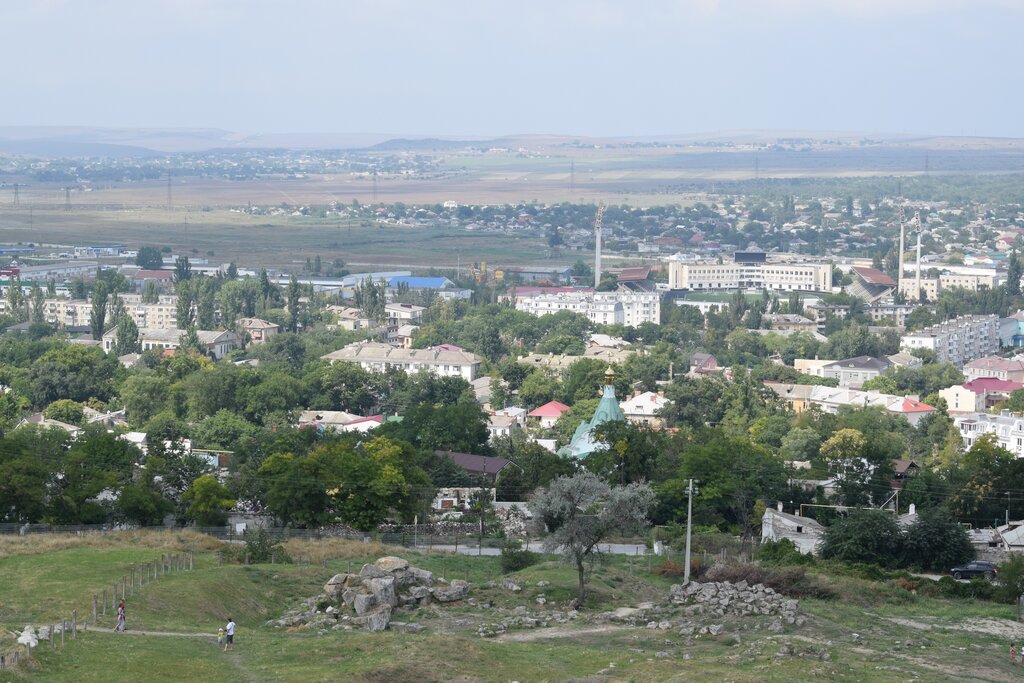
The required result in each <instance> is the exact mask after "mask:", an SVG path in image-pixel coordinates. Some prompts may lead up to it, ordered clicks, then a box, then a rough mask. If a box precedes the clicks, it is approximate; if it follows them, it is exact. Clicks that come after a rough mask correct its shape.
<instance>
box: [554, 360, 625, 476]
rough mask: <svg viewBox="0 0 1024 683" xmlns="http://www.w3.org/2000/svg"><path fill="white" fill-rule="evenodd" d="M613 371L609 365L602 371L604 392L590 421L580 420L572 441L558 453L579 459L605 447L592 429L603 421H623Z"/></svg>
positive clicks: (623, 416) (623, 417)
mask: <svg viewBox="0 0 1024 683" xmlns="http://www.w3.org/2000/svg"><path fill="white" fill-rule="evenodd" d="M614 380H615V371H613V370H612V369H611V368H610V367H609V368H608V369H607V370H606V371H605V373H604V393H603V394H602V396H601V402H600V403H598V404H597V410H595V411H594V417H592V418H590V422H581V423H580V425H579V427H577V428H576V432H575V433H574V434H573V435H572V441H570V442H569V443H568V444H566V445H565V446H562V447H561V448H559V449H558V454H559V455H562V456H567V457H570V458H574V459H577V460H579V459H580V458H585V457H587V456H588V455H590V454H591V453H593V452H594V451H598V450H601V449H603V448H606V444H603V443H601V442H600V441H598V440H597V438H596V437H595V436H594V430H595V429H596V428H597V427H598V426H599V425H602V424H604V423H605V422H615V421H616V420H618V421H625V419H626V416H625V415H623V414H622V409H621V408H620V407H619V399H617V398H615V384H614Z"/></svg>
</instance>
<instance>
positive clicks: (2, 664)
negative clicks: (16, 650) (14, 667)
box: [0, 655, 7, 671]
mask: <svg viewBox="0 0 1024 683" xmlns="http://www.w3.org/2000/svg"><path fill="white" fill-rule="evenodd" d="M6 668H7V655H0V671H3V670H4V669H6Z"/></svg>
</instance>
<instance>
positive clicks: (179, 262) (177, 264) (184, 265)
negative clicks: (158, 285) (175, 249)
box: [172, 256, 192, 287]
mask: <svg viewBox="0 0 1024 683" xmlns="http://www.w3.org/2000/svg"><path fill="white" fill-rule="evenodd" d="M172 279H173V280H174V286H175V287H177V286H178V284H179V283H182V282H187V281H188V280H191V279H192V264H191V263H190V262H189V260H188V256H179V257H178V258H176V259H175V260H174V275H173V276H172Z"/></svg>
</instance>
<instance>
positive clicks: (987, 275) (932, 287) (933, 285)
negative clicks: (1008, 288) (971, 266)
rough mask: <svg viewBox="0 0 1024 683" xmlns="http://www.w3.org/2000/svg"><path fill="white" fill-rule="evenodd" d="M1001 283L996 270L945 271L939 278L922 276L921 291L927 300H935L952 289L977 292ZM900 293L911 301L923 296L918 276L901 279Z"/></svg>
mask: <svg viewBox="0 0 1024 683" xmlns="http://www.w3.org/2000/svg"><path fill="white" fill-rule="evenodd" d="M998 285H999V277H998V276H997V275H996V274H995V272H984V273H943V274H941V275H939V277H938V278H921V289H920V292H924V299H925V301H935V300H937V299H938V298H939V296H940V295H941V294H942V293H943V292H945V291H947V290H950V289H966V290H967V291H969V292H977V291H980V290H982V289H993V288H995V287H997V286H998ZM899 290H900V293H901V294H903V295H904V296H905V297H907V299H909V300H911V301H919V300H920V298H921V295H920V292H919V291H918V288H917V278H916V277H914V276H913V275H907V276H905V277H903V278H902V279H901V280H900V287H899Z"/></svg>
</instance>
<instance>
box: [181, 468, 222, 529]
mask: <svg viewBox="0 0 1024 683" xmlns="http://www.w3.org/2000/svg"><path fill="white" fill-rule="evenodd" d="M182 500H183V501H184V502H185V503H187V504H188V509H187V512H186V514H187V515H188V517H189V519H191V520H194V521H195V523H196V525H197V526H202V527H212V526H222V525H224V524H226V523H227V519H228V514H227V513H228V510H230V509H231V507H232V506H233V505H234V504H235V499H234V498H233V497H232V496H231V493H230V491H228V489H227V487H226V486H224V485H223V484H221V483H220V482H219V481H217V477H215V476H214V475H212V474H205V475H203V476H201V477H199V478H198V479H196V480H195V481H193V482H192V484H191V485H190V486H189V487H188V490H187V491H185V493H184V495H183V496H182Z"/></svg>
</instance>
